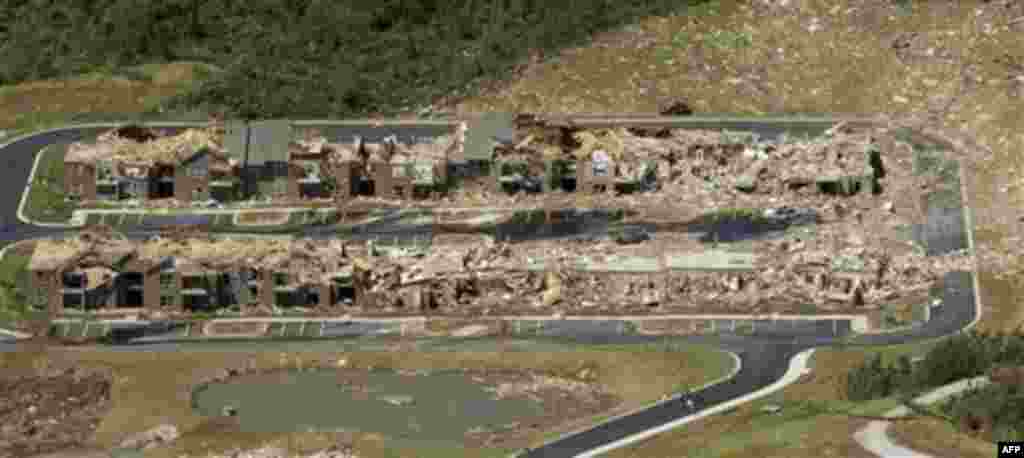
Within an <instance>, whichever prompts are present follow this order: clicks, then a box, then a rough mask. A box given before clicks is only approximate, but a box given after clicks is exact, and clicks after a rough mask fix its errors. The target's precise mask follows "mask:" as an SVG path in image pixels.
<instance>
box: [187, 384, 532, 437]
mask: <svg viewBox="0 0 1024 458" xmlns="http://www.w3.org/2000/svg"><path fill="white" fill-rule="evenodd" d="M339 374H340V372H336V371H334V370H329V369H322V370H314V371H282V372H275V373H270V374H252V375H247V376H244V377H241V378H238V379H235V380H230V381H228V382H225V383H219V384H212V385H207V386H205V387H203V388H200V389H198V390H196V392H195V393H194V394H193V406H194V407H195V408H196V409H197V410H198V411H199V412H200V413H202V414H203V415H209V416H218V415H222V413H223V411H224V408H225V407H227V406H232V407H234V408H236V409H237V415H238V417H239V422H240V425H241V430H242V431H243V432H301V431H338V430H345V431H362V432H376V433H381V434H384V435H386V436H388V437H394V438H406V439H422V440H457V441H461V440H462V438H463V435H464V433H465V432H466V431H467V430H469V429H471V428H473V427H475V426H482V425H502V424H508V423H512V422H514V421H516V420H517V419H522V418H524V417H531V416H535V415H539V414H542V413H543V411H544V409H543V406H542V405H541V404H539V403H536V402H534V401H531V400H527V399H501V400H496V399H493V398H492V393H490V392H488V391H485V390H484V386H483V385H479V384H477V383H475V382H473V381H472V380H471V379H470V378H469V377H468V376H467V375H465V374H463V373H460V372H454V371H445V372H434V373H430V374H427V375H419V376H415V377H413V376H406V375H401V374H398V373H396V372H393V371H390V370H376V371H371V372H369V373H365V377H362V376H361V377H359V379H360V380H358V382H357V385H354V386H347V385H345V384H344V383H343V381H344V379H343V378H342V376H340V375H339Z"/></svg>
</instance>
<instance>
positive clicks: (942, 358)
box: [846, 331, 1024, 400]
mask: <svg viewBox="0 0 1024 458" xmlns="http://www.w3.org/2000/svg"><path fill="white" fill-rule="evenodd" d="M996 365H1011V366H1013V365H1024V334H1022V333H1021V332H1019V331H1018V332H1017V333H1015V334H990V333H981V332H970V333H965V334H958V335H956V336H953V337H950V338H947V339H944V340H943V341H941V342H939V343H938V344H937V345H935V346H934V347H933V348H932V349H931V350H929V351H928V353H927V354H926V355H925V357H924V359H923V360H921V361H920V363H919V364H917V365H916V366H913V367H912V366H911V364H910V360H909V359H906V357H903V358H901V359H899V360H898V361H896V363H895V364H889V365H886V364H884V363H883V361H882V357H881V354H876V355H875V356H873V357H872V358H870V359H868V360H866V361H865V362H864V363H863V364H861V365H860V366H858V367H856V368H854V369H853V370H852V371H850V373H849V374H848V375H847V383H846V393H847V397H848V398H849V399H851V400H868V399H878V398H884V397H888V396H891V395H894V394H907V395H909V394H912V393H915V392H918V391H923V390H927V389H931V388H935V387H938V386H942V385H945V384H948V383H952V382H955V381H957V380H961V379H966V378H971V377H976V376H979V375H982V374H985V373H986V372H987V371H988V370H989V369H991V368H992V367H995V366H996Z"/></svg>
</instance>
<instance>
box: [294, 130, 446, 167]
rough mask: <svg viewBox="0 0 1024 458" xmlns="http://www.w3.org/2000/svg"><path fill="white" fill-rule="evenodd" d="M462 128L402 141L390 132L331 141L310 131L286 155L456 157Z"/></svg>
mask: <svg viewBox="0 0 1024 458" xmlns="http://www.w3.org/2000/svg"><path fill="white" fill-rule="evenodd" d="M463 130H464V129H458V130H457V132H456V133H455V134H454V135H441V136H439V137H435V138H433V139H432V140H429V141H419V142H413V143H405V142H401V141H398V139H397V138H396V137H394V136H391V137H388V138H386V139H385V140H384V141H383V142H381V143H371V142H364V141H363V140H362V139H361V138H359V137H355V138H353V139H352V142H351V143H333V142H329V141H327V138H326V137H323V136H320V135H319V134H317V133H315V132H314V133H311V134H309V135H307V136H306V138H304V139H299V140H296V141H294V142H292V143H291V145H290V151H289V153H290V155H289V157H290V158H291V157H296V156H300V155H302V156H306V155H313V156H317V155H322V154H326V155H327V159H328V161H330V162H332V163H341V162H364V161H382V162H390V163H393V164H401V163H406V162H440V161H443V160H445V158H447V157H457V154H458V152H459V148H461V145H462V142H460V141H459V138H460V136H464V135H465V134H464V132H463Z"/></svg>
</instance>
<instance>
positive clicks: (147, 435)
mask: <svg viewBox="0 0 1024 458" xmlns="http://www.w3.org/2000/svg"><path fill="white" fill-rule="evenodd" d="M178 436H180V434H179V433H178V427H177V426H174V425H159V426H156V427H154V428H152V429H150V430H147V431H143V432H141V433H138V434H135V435H133V436H131V437H129V438H127V439H125V440H123V441H121V444H120V447H121V448H130V449H141V450H148V449H151V448H154V447H159V446H161V445H166V444H168V443H170V442H172V441H174V440H175V439H177V438H178Z"/></svg>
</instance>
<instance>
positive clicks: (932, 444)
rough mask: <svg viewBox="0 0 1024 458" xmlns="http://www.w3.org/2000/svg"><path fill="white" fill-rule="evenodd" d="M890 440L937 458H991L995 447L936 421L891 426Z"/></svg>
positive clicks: (933, 419)
mask: <svg viewBox="0 0 1024 458" xmlns="http://www.w3.org/2000/svg"><path fill="white" fill-rule="evenodd" d="M889 436H890V437H891V438H892V440H893V441H894V442H896V443H898V444H903V445H905V446H907V447H910V448H912V449H914V450H919V451H921V452H924V453H927V454H929V455H931V456H934V457H937V458H961V457H962V458H982V457H990V456H992V452H993V450H995V444H992V443H991V442H987V441H984V440H981V439H977V438H974V437H970V436H968V435H967V434H964V433H962V432H958V431H957V429H956V428H955V427H954V426H953V425H951V424H949V423H948V422H946V421H943V420H940V419H937V418H921V419H917V420H914V421H908V422H897V423H894V424H893V425H892V426H890V427H889Z"/></svg>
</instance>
